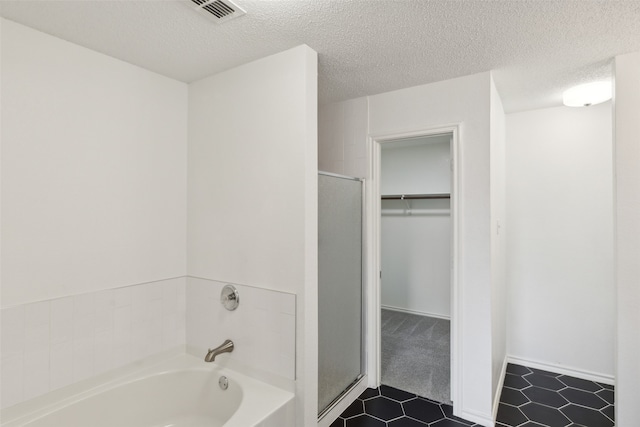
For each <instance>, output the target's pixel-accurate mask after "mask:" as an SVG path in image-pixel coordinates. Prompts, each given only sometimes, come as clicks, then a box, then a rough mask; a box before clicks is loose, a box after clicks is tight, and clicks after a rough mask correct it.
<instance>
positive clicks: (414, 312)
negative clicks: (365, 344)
mask: <svg viewBox="0 0 640 427" xmlns="http://www.w3.org/2000/svg"><path fill="white" fill-rule="evenodd" d="M380 307H381V308H383V309H385V310H391V311H399V312H400V313H409V314H418V315H420V316H428V317H435V318H437V319H444V320H451V316H445V315H444V314H436V313H429V312H427V311H418V310H411V309H409V308H402V307H394V306H391V305H381V306H380Z"/></svg>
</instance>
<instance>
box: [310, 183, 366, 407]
mask: <svg viewBox="0 0 640 427" xmlns="http://www.w3.org/2000/svg"><path fill="white" fill-rule="evenodd" d="M362 302H363V295H362V181H361V180H359V179H354V178H349V177H342V176H339V175H333V174H326V173H322V172H321V173H320V174H319V176H318V338H319V342H318V413H319V414H322V413H323V412H324V411H325V410H327V409H328V408H330V406H331V404H332V403H333V402H334V401H337V400H338V399H339V398H340V397H341V396H342V395H343V394H344V393H345V392H346V391H348V390H349V388H350V387H351V386H352V385H353V384H355V382H356V381H357V380H358V379H359V378H360V377H362V374H363V372H364V358H363V321H362Z"/></svg>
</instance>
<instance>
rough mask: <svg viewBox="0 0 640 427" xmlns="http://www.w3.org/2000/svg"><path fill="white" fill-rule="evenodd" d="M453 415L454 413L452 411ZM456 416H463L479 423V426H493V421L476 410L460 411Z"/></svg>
mask: <svg viewBox="0 0 640 427" xmlns="http://www.w3.org/2000/svg"><path fill="white" fill-rule="evenodd" d="M454 415H456V414H455V413H454ZM456 417H460V418H464V419H465V420H467V421H471V422H473V423H476V424H480V425H481V426H484V427H494V426H495V422H494V421H493V420H492V419H491V418H489V417H487V416H486V415H484V414H481V413H479V412H476V411H470V410H464V411H460V415H456Z"/></svg>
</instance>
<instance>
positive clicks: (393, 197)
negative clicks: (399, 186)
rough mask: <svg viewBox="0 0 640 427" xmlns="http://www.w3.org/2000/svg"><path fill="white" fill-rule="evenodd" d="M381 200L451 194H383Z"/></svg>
mask: <svg viewBox="0 0 640 427" xmlns="http://www.w3.org/2000/svg"><path fill="white" fill-rule="evenodd" d="M381 197H382V200H417V199H450V198H451V194H448V193H441V194H383V195H382V196H381Z"/></svg>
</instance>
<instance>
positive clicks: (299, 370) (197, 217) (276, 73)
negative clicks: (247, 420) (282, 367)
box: [188, 46, 318, 425]
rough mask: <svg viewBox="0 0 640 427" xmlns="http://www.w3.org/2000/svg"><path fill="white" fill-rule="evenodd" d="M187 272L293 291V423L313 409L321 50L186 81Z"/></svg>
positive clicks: (308, 419) (311, 418) (309, 419)
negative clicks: (318, 111)
mask: <svg viewBox="0 0 640 427" xmlns="http://www.w3.org/2000/svg"><path fill="white" fill-rule="evenodd" d="M188 156H189V166H188V170H189V184H188V185H189V191H188V193H189V194H188V210H189V221H188V273H189V275H190V276H195V277H199V278H204V279H210V280H215V281H219V282H232V283H237V284H241V285H248V286H254V287H260V288H265V289H271V290H277V291H284V292H288V293H292V294H296V393H297V396H296V399H297V416H298V420H297V424H298V425H311V424H312V423H314V422H315V421H316V417H317V307H316V305H317V275H318V271H317V243H318V242H317V197H318V193H317V170H318V169H317V162H318V158H317V55H316V53H315V52H313V51H312V50H311V49H309V48H308V47H306V46H300V47H297V48H294V49H291V50H288V51H286V52H282V53H279V54H276V55H273V56H270V57H267V58H264V59H261V60H258V61H255V62H252V63H249V64H246V65H243V66H240V67H238V68H234V69H232V70H229V71H227V72H223V73H221V74H217V75H215V76H212V77H209V78H206V79H203V80H200V81H197V82H195V83H192V84H191V85H189V155H188Z"/></svg>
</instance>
